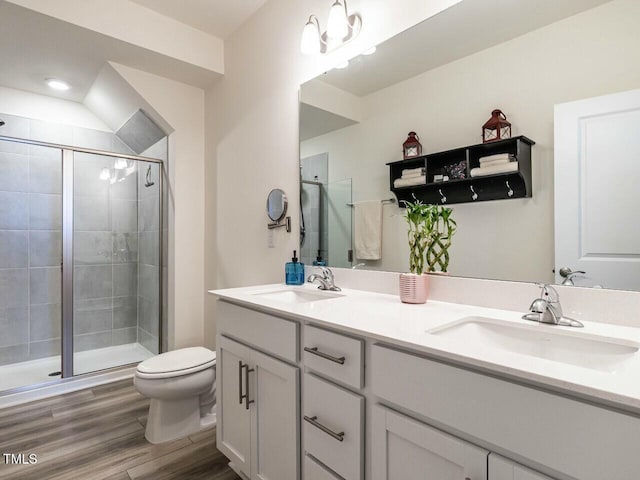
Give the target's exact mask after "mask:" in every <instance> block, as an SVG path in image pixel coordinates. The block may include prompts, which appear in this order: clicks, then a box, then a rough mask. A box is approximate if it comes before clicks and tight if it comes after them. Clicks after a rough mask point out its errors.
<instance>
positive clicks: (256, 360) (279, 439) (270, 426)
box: [248, 350, 300, 480]
mask: <svg viewBox="0 0 640 480" xmlns="http://www.w3.org/2000/svg"><path fill="white" fill-rule="evenodd" d="M251 363H252V364H253V365H254V366H253V368H254V371H253V372H251V373H250V375H251V383H250V389H249V392H248V393H249V400H250V401H253V403H252V404H251V433H252V434H251V441H252V444H251V450H252V459H251V480H285V479H286V480H298V479H299V478H300V371H299V369H298V368H297V367H292V366H290V365H287V364H286V363H284V362H281V361H279V360H276V359H275V358H273V357H270V356H268V355H265V354H263V353H260V352H257V351H255V350H252V353H251Z"/></svg>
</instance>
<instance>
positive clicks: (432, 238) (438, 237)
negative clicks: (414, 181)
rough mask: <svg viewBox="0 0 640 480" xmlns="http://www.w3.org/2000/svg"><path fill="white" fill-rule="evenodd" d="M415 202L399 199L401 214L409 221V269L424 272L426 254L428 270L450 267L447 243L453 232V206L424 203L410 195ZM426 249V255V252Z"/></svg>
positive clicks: (449, 241) (454, 223)
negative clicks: (403, 210) (402, 210)
mask: <svg viewBox="0 0 640 480" xmlns="http://www.w3.org/2000/svg"><path fill="white" fill-rule="evenodd" d="M413 199H414V202H407V201H406V200H402V203H404V205H405V207H406V208H405V212H404V218H405V220H406V221H407V224H408V225H409V231H408V232H407V236H408V240H409V270H410V271H411V273H415V274H417V275H420V274H422V273H423V272H424V261H425V256H426V260H427V266H428V269H427V271H429V272H435V271H436V267H440V270H441V271H443V272H446V271H447V268H449V247H451V240H452V238H453V235H454V234H455V233H456V229H457V224H456V222H455V220H453V218H452V217H451V216H452V213H453V210H452V209H451V208H448V207H443V206H442V205H426V204H424V203H422V202H421V201H420V200H418V199H417V198H416V197H415V196H414V197H413ZM425 253H426V255H425Z"/></svg>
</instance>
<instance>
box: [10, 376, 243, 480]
mask: <svg viewBox="0 0 640 480" xmlns="http://www.w3.org/2000/svg"><path fill="white" fill-rule="evenodd" d="M148 409H149V400H147V399H146V398H144V397H143V396H142V395H140V394H139V393H138V392H137V391H136V390H135V388H134V387H133V383H132V381H131V380H126V381H122V382H118V383H112V384H109V385H104V386H100V387H95V388H90V389H87V390H81V391H78V392H73V393H69V394H66V395H60V396H58V397H52V398H48V399H45V400H41V401H37V402H32V403H28V404H24V405H18V406H15V407H9V408H6V409H0V479H2V480H9V479H11V480H18V479H19V480H58V479H60V480H62V479H64V480H74V479H77V480H142V479H145V480H146V479H149V480H183V479H184V480H192V479H193V480H237V479H239V478H240V477H238V476H237V475H236V474H235V473H234V472H233V471H232V470H230V469H229V468H228V467H227V463H228V460H227V459H226V458H225V457H224V456H223V455H222V454H221V453H220V452H219V451H218V450H217V449H216V435H215V429H209V430H205V431H203V432H199V433H197V434H194V435H191V436H190V437H188V438H184V439H181V440H176V441H174V442H168V443H165V444H162V445H152V444H150V443H149V442H147V441H146V440H145V438H144V426H145V424H146V419H147V412H148ZM4 453H13V454H19V453H24V454H27V455H28V454H30V453H35V454H37V456H38V463H37V464H35V465H7V464H5V461H4V456H3V455H2V454H4Z"/></svg>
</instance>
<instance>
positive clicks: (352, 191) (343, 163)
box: [300, 0, 640, 290]
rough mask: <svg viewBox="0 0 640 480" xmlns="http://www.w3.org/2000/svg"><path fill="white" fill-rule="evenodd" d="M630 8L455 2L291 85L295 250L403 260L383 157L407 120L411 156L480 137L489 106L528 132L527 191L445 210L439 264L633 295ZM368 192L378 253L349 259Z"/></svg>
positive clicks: (635, 166)
mask: <svg viewBox="0 0 640 480" xmlns="http://www.w3.org/2000/svg"><path fill="white" fill-rule="evenodd" d="M638 18H640V2H638V1H637V0H613V1H604V0H565V1H562V2H557V1H554V0H542V1H536V2H531V1H525V0H492V1H489V2H484V1H482V2H480V1H476V0H462V1H461V2H460V3H458V4H456V5H455V6H453V7H451V8H450V9H448V10H446V11H444V12H442V13H441V14H439V15H437V16H435V17H432V18H430V19H428V20H426V21H425V22H423V23H421V24H419V25H416V26H414V27H413V28H411V29H409V30H407V31H405V32H403V33H401V34H399V35H397V36H396V37H394V38H391V39H390V40H388V41H386V42H384V43H383V44H381V45H378V46H377V50H376V52H375V53H374V54H371V55H361V56H359V57H356V58H354V59H352V60H351V61H350V62H349V66H348V67H347V68H344V69H335V70H332V71H330V72H327V73H325V74H324V75H321V76H319V77H317V78H315V79H313V80H311V81H309V82H307V83H305V84H304V85H302V87H301V91H300V102H301V103H300V169H301V205H302V209H301V211H302V217H303V218H302V219H301V220H302V221H301V225H302V228H301V252H302V260H303V261H304V262H305V263H306V264H312V263H313V262H314V261H315V262H316V263H318V262H326V263H327V264H328V265H330V266H336V267H356V268H363V269H375V270H385V271H400V272H402V271H408V258H409V255H408V246H407V226H406V223H405V220H404V219H403V217H402V214H403V209H402V208H401V206H399V205H398V202H397V201H393V200H395V195H394V193H392V192H391V190H390V177H389V175H390V174H389V167H388V166H387V163H389V162H393V161H398V160H402V159H403V151H402V144H403V142H404V141H405V140H406V139H407V134H408V132H410V131H415V132H418V134H419V136H420V140H421V143H422V146H423V153H425V154H429V153H433V152H441V151H447V150H450V149H455V148H458V147H464V146H468V145H474V144H479V143H482V138H481V134H482V125H483V124H484V123H485V122H486V121H487V120H488V119H489V117H490V116H491V112H492V110H494V109H496V108H498V109H501V110H502V111H503V112H504V113H505V114H506V116H507V118H508V120H509V121H510V122H511V123H512V136H513V137H516V136H520V135H523V136H526V137H528V138H530V139H532V140H533V141H534V142H535V145H534V146H533V147H531V185H532V192H531V197H530V198H505V199H499V200H492V201H484V202H474V201H472V200H471V199H470V200H469V201H468V202H463V203H456V204H455V205H451V208H453V218H454V219H455V220H456V222H457V225H458V230H457V232H456V234H455V237H454V238H453V243H452V246H451V248H450V251H449V253H450V265H449V272H450V274H451V275H455V276H464V277H479V278H489V279H500V280H513V281H526V282H533V281H536V282H547V283H562V282H563V281H565V280H566V279H565V278H564V277H563V276H561V275H560V270H561V269H562V268H563V267H565V268H568V269H572V270H573V271H584V272H585V273H584V274H579V275H576V276H575V277H573V279H572V281H573V283H574V284H575V285H576V286H588V287H603V288H614V289H626V290H640V213H638V207H637V205H638V195H640V140H639V139H640V135H638V132H639V131H640V93H639V90H638V89H640V63H639V62H637V60H636V59H637V58H638V55H639V54H640V29H638V28H637V19H638ZM443 186H445V187H446V185H445V184H443ZM469 195H470V196H471V195H472V192H469ZM372 200H375V201H377V200H379V201H380V202H381V205H382V226H381V232H382V233H381V243H382V247H381V254H380V258H379V259H377V260H362V259H359V258H357V255H356V254H355V244H356V243H357V241H358V239H357V236H358V235H359V234H360V235H362V234H363V233H362V231H366V229H364V230H360V231H358V229H357V228H355V226H354V214H353V210H354V207H353V206H354V204H355V205H357V204H358V203H359V202H365V201H372ZM563 273H566V270H564V271H563Z"/></svg>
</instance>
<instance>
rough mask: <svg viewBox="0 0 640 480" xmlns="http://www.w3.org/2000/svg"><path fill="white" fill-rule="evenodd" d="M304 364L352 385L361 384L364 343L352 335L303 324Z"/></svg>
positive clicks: (358, 385)
mask: <svg viewBox="0 0 640 480" xmlns="http://www.w3.org/2000/svg"><path fill="white" fill-rule="evenodd" d="M303 355H304V365H305V366H306V367H307V368H309V369H311V370H315V371H316V372H318V373H321V374H323V375H326V376H328V377H330V378H332V379H335V380H337V381H338V382H342V383H344V384H346V385H350V386H352V387H355V388H362V387H363V386H364V380H363V378H364V368H363V364H364V360H363V355H364V342H363V341H362V340H358V339H356V338H352V337H347V336H345V335H340V334H339V333H333V332H329V331H327V330H323V329H320V328H316V327H312V326H310V325H307V326H305V330H304V354H303Z"/></svg>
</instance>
